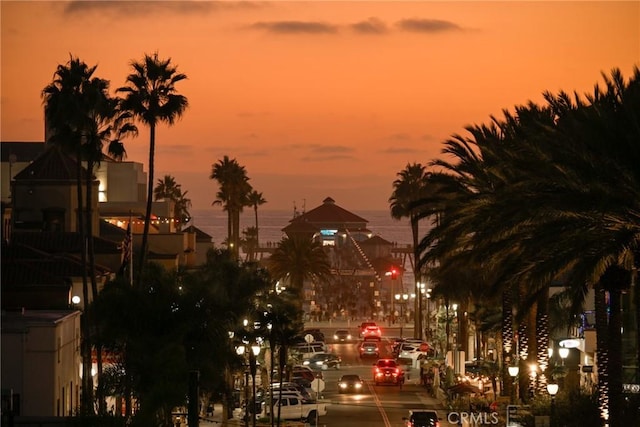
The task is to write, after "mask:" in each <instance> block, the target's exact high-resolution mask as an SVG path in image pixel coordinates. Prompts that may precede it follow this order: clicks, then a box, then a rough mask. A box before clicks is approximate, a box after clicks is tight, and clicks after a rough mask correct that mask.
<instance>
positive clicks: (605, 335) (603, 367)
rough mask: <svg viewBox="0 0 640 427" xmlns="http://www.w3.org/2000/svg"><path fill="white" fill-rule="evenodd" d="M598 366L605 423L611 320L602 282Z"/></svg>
mask: <svg viewBox="0 0 640 427" xmlns="http://www.w3.org/2000/svg"><path fill="white" fill-rule="evenodd" d="M595 311H596V348H597V349H598V350H597V355H596V365H597V370H598V409H599V410H600V417H601V419H602V420H603V421H605V420H606V419H608V417H609V414H610V412H609V409H610V406H609V320H608V316H607V295H606V291H605V289H604V286H603V284H602V282H600V281H599V282H598V283H597V284H596V288H595Z"/></svg>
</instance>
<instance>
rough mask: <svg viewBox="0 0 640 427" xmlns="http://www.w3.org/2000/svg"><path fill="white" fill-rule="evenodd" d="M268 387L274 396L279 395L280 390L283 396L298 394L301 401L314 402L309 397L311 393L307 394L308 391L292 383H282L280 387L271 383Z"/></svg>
mask: <svg viewBox="0 0 640 427" xmlns="http://www.w3.org/2000/svg"><path fill="white" fill-rule="evenodd" d="M270 387H271V389H272V390H273V393H274V394H276V393H279V392H280V390H282V393H283V394H299V395H300V396H301V397H302V398H303V399H305V400H307V401H312V400H314V399H313V396H311V393H309V390H307V389H306V388H304V387H303V386H301V385H300V384H297V383H294V382H283V383H282V386H281V385H280V383H272V384H271V386H270Z"/></svg>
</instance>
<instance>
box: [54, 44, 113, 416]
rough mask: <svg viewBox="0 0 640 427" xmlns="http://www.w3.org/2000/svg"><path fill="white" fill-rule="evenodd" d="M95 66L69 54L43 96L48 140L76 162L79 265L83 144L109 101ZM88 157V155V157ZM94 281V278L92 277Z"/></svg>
mask: <svg viewBox="0 0 640 427" xmlns="http://www.w3.org/2000/svg"><path fill="white" fill-rule="evenodd" d="M95 70H96V66H93V67H89V66H87V64H85V63H84V62H82V61H81V60H80V59H78V58H74V57H73V56H71V57H70V59H69V62H67V63H66V64H65V65H58V67H57V70H56V73H55V75H54V80H53V82H52V83H51V84H49V85H47V86H46V87H45V88H44V90H43V92H42V96H43V99H44V105H45V117H46V120H47V127H48V129H49V130H50V131H51V136H50V138H49V140H48V141H47V142H49V143H52V144H54V145H56V146H58V147H60V148H61V149H62V150H63V151H65V152H70V153H71V154H73V155H74V157H75V161H76V182H77V184H76V188H77V199H78V209H77V212H76V216H77V225H76V231H77V232H78V233H79V234H80V241H81V242H82V243H81V248H80V258H81V263H82V265H87V252H86V250H85V249H84V248H85V245H86V244H87V239H88V237H89V236H90V233H91V229H90V228H89V227H87V226H86V225H87V224H91V217H90V216H87V213H88V212H90V208H89V206H90V204H91V198H90V197H91V190H90V187H91V186H92V179H93V174H92V173H91V172H90V171H84V170H83V169H82V163H81V162H82V159H83V158H84V157H85V156H84V154H85V153H86V152H87V150H86V147H88V146H91V142H92V139H93V138H94V137H97V138H98V139H100V138H101V137H102V135H101V134H99V133H97V132H96V129H97V127H98V123H99V121H100V120H101V119H102V118H103V116H104V114H105V111H106V108H105V104H107V103H108V102H109V97H108V94H107V92H106V89H107V88H108V82H107V81H106V80H102V79H99V78H97V77H93V73H94V72H95ZM90 158H91V157H90ZM83 176H85V177H86V181H87V200H86V209H85V203H84V202H83V196H82V183H83V178H82V177H83ZM88 271H89V272H93V269H92V268H90V269H88V270H87V269H84V268H83V274H82V295H83V300H84V302H85V312H84V314H83V316H82V352H81V353H82V359H83V393H82V402H81V406H82V410H83V413H92V412H93V393H92V391H93V384H92V379H91V374H90V369H91V338H90V332H89V331H90V323H91V322H90V318H89V313H88V311H89V301H90V299H89V290H88V287H89V286H88V277H87V276H88ZM92 284H95V277H92ZM92 289H93V297H94V298H95V296H96V293H97V286H95V285H94V286H92Z"/></svg>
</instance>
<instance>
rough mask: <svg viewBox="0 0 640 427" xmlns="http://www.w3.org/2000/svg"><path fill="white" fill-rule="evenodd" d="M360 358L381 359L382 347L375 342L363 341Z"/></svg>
mask: <svg viewBox="0 0 640 427" xmlns="http://www.w3.org/2000/svg"><path fill="white" fill-rule="evenodd" d="M359 351H360V357H375V358H378V357H380V347H379V346H378V343H377V342H375V341H363V342H362V343H361V344H360V349H359Z"/></svg>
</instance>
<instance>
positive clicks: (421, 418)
mask: <svg viewBox="0 0 640 427" xmlns="http://www.w3.org/2000/svg"><path fill="white" fill-rule="evenodd" d="M402 420H403V421H404V422H405V426H406V427H440V417H438V413H437V412H436V411H433V410H430V409H412V410H409V416H408V417H404V418H402Z"/></svg>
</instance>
